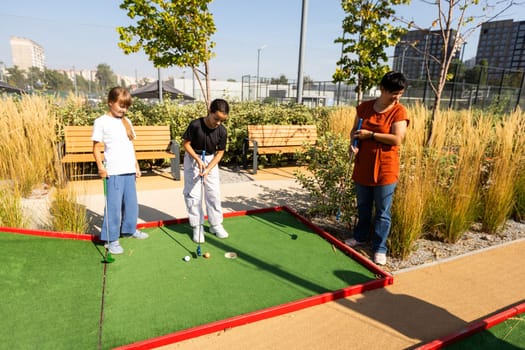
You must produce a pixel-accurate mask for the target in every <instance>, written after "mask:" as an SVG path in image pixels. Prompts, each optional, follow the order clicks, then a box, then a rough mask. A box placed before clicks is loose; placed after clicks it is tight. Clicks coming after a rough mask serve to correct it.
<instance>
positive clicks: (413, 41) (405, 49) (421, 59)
mask: <svg viewBox="0 0 525 350" xmlns="http://www.w3.org/2000/svg"><path fill="white" fill-rule="evenodd" d="M455 37H456V31H455V30H451V36H450V41H449V48H448V50H447V52H448V53H450V52H451V51H452V43H453V42H454V39H455ZM444 52H445V50H444V43H443V37H442V33H441V31H440V30H432V31H431V30H411V31H409V32H407V33H405V34H404V35H403V36H402V37H401V39H400V41H399V43H397V45H396V47H395V49H394V62H393V69H394V70H397V71H400V72H402V73H403V74H404V75H405V77H407V79H411V80H418V79H419V80H425V79H426V78H427V68H426V67H427V65H428V69H429V72H430V77H431V78H432V79H437V78H438V77H439V72H440V69H441V63H439V62H436V60H435V59H437V60H439V61H440V62H441V61H443V55H444ZM454 58H459V50H458V51H456V53H455V56H454Z"/></svg>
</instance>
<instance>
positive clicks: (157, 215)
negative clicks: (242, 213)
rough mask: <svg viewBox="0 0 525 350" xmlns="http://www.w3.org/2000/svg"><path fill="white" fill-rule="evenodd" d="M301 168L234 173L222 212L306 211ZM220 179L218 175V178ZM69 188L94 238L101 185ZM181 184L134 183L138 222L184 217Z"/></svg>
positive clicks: (166, 179)
mask: <svg viewBox="0 0 525 350" xmlns="http://www.w3.org/2000/svg"><path fill="white" fill-rule="evenodd" d="M297 170H300V171H305V170H304V169H301V168H296V167H290V168H275V169H269V170H259V171H258V173H257V174H256V175H252V174H249V173H248V172H245V171H240V172H237V174H236V175H235V176H237V177H238V178H239V179H238V180H235V179H234V180H232V181H236V182H229V183H222V184H221V198H222V205H223V211H224V212H232V211H239V210H248V209H259V208H267V207H273V206H282V205H287V206H289V207H291V208H294V209H297V208H306V207H308V205H309V201H308V198H309V196H308V193H307V191H305V190H304V189H302V188H301V186H300V184H299V183H297V182H296V181H295V177H294V172H295V171H297ZM227 171H229V170H227V169H223V170H221V172H222V173H224V175H225V176H224V177H226V178H231V177H232V176H233V175H231V174H227V173H226V172H227ZM221 176H222V174H221ZM69 186H73V187H74V189H75V191H76V193H77V196H78V200H79V203H80V204H82V205H85V206H86V208H87V211H88V220H89V221H90V222H91V225H90V227H89V229H88V232H89V233H93V234H97V233H98V232H99V231H100V225H101V224H102V216H103V213H104V195H103V185H102V181H101V180H100V179H94V180H84V181H74V182H70V183H69ZM182 187H183V181H174V180H173V179H172V178H171V176H169V175H164V176H161V175H152V174H148V175H144V176H142V177H140V178H139V179H137V192H138V201H139V222H150V221H159V220H170V219H175V218H185V217H187V212H186V207H185V204H184V198H183V195H182Z"/></svg>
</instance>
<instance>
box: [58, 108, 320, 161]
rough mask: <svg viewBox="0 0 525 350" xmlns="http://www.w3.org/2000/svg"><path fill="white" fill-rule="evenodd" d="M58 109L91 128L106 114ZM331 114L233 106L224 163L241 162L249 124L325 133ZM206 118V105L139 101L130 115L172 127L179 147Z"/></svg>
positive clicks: (65, 119) (69, 120)
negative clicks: (197, 121) (188, 132)
mask: <svg viewBox="0 0 525 350" xmlns="http://www.w3.org/2000/svg"><path fill="white" fill-rule="evenodd" d="M57 108H59V109H60V110H59V115H60V116H61V118H62V120H61V123H62V125H92V124H93V122H94V120H95V119H96V118H97V117H99V116H100V115H102V114H104V113H106V111H107V107H106V105H105V104H104V103H101V104H100V105H98V106H95V107H91V106H80V107H79V106H78V105H75V104H65V105H62V106H59V107H57ZM329 111H330V108H326V107H318V108H310V107H306V106H304V105H297V104H287V105H271V104H261V103H254V102H240V103H231V104H230V115H229V118H228V120H227V121H226V122H225V123H224V125H225V126H226V127H227V128H228V146H227V150H226V154H225V156H224V158H223V164H231V163H240V161H241V156H242V143H243V140H244V138H246V137H247V127H246V126H247V125H253V124H255V125H261V124H282V125H288V124H292V125H307V124H315V125H317V126H318V131H319V132H320V133H323V132H324V131H325V130H326V128H327V124H328V122H327V117H328V115H329ZM205 115H206V107H205V105H204V104H203V103H195V104H186V105H179V104H177V103H176V102H173V101H169V100H168V101H166V102H164V103H162V104H155V105H148V104H146V103H144V102H143V101H142V100H139V99H135V100H134V101H133V104H132V106H131V107H130V109H129V111H128V113H127V116H128V117H129V118H130V120H131V121H132V123H133V124H134V125H170V128H171V136H172V139H174V140H176V141H177V142H179V144H180V143H181V142H182V134H183V133H184V131H185V130H186V127H187V126H188V124H189V122H190V121H191V120H193V119H195V118H199V117H202V116H205ZM262 163H263V164H264V161H263V162H262Z"/></svg>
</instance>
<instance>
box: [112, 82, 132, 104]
mask: <svg viewBox="0 0 525 350" xmlns="http://www.w3.org/2000/svg"><path fill="white" fill-rule="evenodd" d="M115 102H120V103H122V104H123V105H124V106H126V107H129V106H131V94H130V93H129V91H128V89H126V88H124V87H121V86H116V87H114V88H112V89H111V90H109V93H108V103H115Z"/></svg>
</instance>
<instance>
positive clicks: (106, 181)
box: [102, 177, 108, 196]
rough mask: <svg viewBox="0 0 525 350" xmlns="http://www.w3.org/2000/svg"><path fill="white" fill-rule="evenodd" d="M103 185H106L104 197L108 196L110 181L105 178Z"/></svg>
mask: <svg viewBox="0 0 525 350" xmlns="http://www.w3.org/2000/svg"><path fill="white" fill-rule="evenodd" d="M102 183H103V184H104V196H107V195H108V180H107V179H106V178H105V177H103V178H102Z"/></svg>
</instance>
